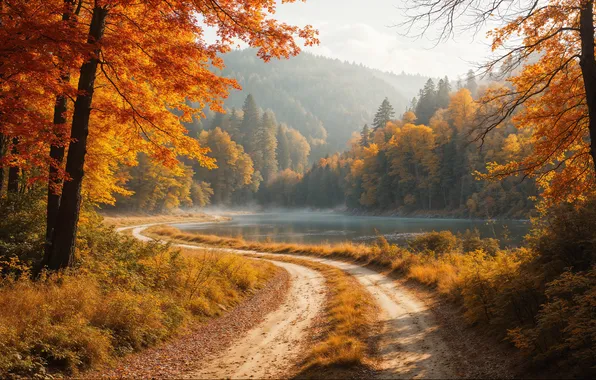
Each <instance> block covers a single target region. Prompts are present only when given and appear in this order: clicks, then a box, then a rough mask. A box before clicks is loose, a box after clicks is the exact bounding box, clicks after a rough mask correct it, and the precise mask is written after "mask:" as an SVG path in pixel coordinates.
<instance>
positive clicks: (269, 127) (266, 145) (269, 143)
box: [255, 111, 278, 183]
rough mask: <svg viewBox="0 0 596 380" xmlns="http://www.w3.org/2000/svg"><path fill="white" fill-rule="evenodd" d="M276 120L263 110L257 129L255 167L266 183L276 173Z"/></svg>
mask: <svg viewBox="0 0 596 380" xmlns="http://www.w3.org/2000/svg"><path fill="white" fill-rule="evenodd" d="M276 130H277V121H276V120H275V114H274V113H273V112H271V111H267V112H265V114H264V115H263V119H262V120H261V124H260V125H259V129H258V131H257V137H258V141H257V151H258V155H257V156H258V158H259V161H260V162H259V163H258V164H257V161H255V168H256V169H257V170H260V171H261V175H262V176H263V181H264V182H265V183H266V182H267V181H268V180H269V179H270V178H272V177H273V176H274V175H275V173H277V169H278V165H277V138H276Z"/></svg>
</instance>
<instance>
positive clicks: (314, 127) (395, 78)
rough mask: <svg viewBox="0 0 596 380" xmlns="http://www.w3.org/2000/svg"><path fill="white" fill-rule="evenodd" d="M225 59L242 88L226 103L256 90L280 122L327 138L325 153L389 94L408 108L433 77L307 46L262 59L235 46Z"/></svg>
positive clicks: (237, 103) (340, 145)
mask: <svg viewBox="0 0 596 380" xmlns="http://www.w3.org/2000/svg"><path fill="white" fill-rule="evenodd" d="M224 60H225V63H226V68H225V69H224V72H223V74H224V75H226V76H229V77H233V78H236V79H237V80H238V81H239V83H240V84H241V85H242V88H243V90H242V91H233V92H232V93H231V94H230V97H229V98H228V99H227V101H226V103H225V106H226V108H232V107H236V108H241V107H242V104H243V102H244V99H245V98H246V96H247V95H248V94H253V96H254V97H255V99H256V100H257V102H258V104H259V105H260V106H261V107H263V108H264V109H267V108H270V109H272V110H273V111H274V112H275V114H276V116H277V117H278V121H279V122H283V123H286V124H288V125H289V126H291V127H294V128H296V129H297V130H299V131H300V132H301V133H302V134H303V135H305V136H306V137H307V138H308V139H309V142H311V143H314V144H313V145H317V143H319V142H321V140H325V141H326V142H327V146H326V147H325V148H324V149H322V152H321V153H324V151H326V152H333V151H336V150H338V149H339V150H343V149H344V148H345V144H346V142H347V140H348V139H349V138H350V136H351V135H352V132H354V131H357V130H360V129H361V128H362V126H363V125H364V124H365V123H371V122H372V119H373V115H374V113H375V111H376V109H377V108H378V106H379V105H380V104H381V102H382V101H383V99H384V98H385V97H387V98H389V101H390V102H391V103H392V104H393V107H394V109H395V110H396V112H397V113H398V114H400V113H401V112H403V110H404V109H405V108H406V106H407V105H408V104H409V102H410V100H411V98H412V97H413V96H414V95H415V94H416V93H417V91H418V89H419V88H421V87H422V86H423V85H424V82H425V81H426V80H427V79H428V78H427V77H423V76H420V75H406V74H399V75H397V74H392V73H384V72H381V71H379V70H373V69H369V68H367V67H364V66H362V65H357V64H351V63H347V62H342V61H340V60H337V59H330V58H325V57H321V56H315V55H313V54H310V53H306V52H303V53H301V54H300V55H299V56H297V57H293V58H291V59H288V60H272V61H271V62H269V63H263V62H262V61H261V60H259V59H258V58H257V57H256V55H255V52H254V51H253V50H249V49H246V50H239V51H233V52H230V53H228V54H226V55H225V57H224ZM402 83H403V85H400V84H402Z"/></svg>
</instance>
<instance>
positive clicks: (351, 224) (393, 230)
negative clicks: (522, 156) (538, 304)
mask: <svg viewBox="0 0 596 380" xmlns="http://www.w3.org/2000/svg"><path fill="white" fill-rule="evenodd" d="M231 217H232V220H231V221H229V222H223V223H203V224H201V223H196V224H193V223H186V224H176V225H174V226H175V227H177V228H179V229H181V230H184V231H186V232H196V233H200V234H213V235H219V236H231V237H238V236H242V237H243V238H244V239H247V240H254V241H263V240H266V239H270V240H272V241H277V242H294V243H315V244H316V243H323V242H342V241H353V242H371V241H373V240H374V239H375V238H376V236H377V234H381V235H383V236H385V237H386V238H387V240H389V241H390V242H395V243H401V242H405V241H406V240H407V239H408V238H411V237H412V236H415V235H416V234H420V233H424V232H430V231H442V230H449V231H452V232H453V233H458V232H465V231H466V230H473V229H478V231H479V232H480V234H481V236H482V237H485V238H488V237H492V238H498V239H499V240H503V242H504V243H505V244H507V245H518V244H520V243H521V242H522V241H523V236H524V235H525V234H527V233H528V230H529V227H530V223H529V222H527V221H514V220H496V221H486V220H471V219H435V218H401V217H381V216H354V215H346V214H342V213H337V212H315V211H312V212H309V211H283V212H281V211H276V212H257V213H249V214H237V215H231ZM506 236H508V240H506V239H504V238H505V237H506Z"/></svg>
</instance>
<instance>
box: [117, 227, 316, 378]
mask: <svg viewBox="0 0 596 380" xmlns="http://www.w3.org/2000/svg"><path fill="white" fill-rule="evenodd" d="M151 225H153V224H149V225H143V226H135V227H122V228H120V229H119V231H123V230H127V229H132V234H133V236H134V237H135V238H137V239H139V240H142V241H151V240H153V239H151V238H148V237H146V236H144V235H142V233H141V232H142V231H143V230H144V229H145V228H147V227H149V226H151ZM176 246H178V247H182V248H190V249H196V248H197V246H192V245H185V244H176ZM271 262H272V263H273V264H275V265H277V266H279V267H282V268H284V269H285V270H286V271H287V272H288V273H289V275H290V279H291V286H290V289H289V292H288V295H287V298H286V299H285V301H284V303H283V304H282V306H281V307H280V308H278V309H277V310H275V311H273V312H271V313H269V314H268V315H267V316H266V317H265V320H264V321H263V322H262V323H260V324H259V325H258V326H256V327H255V328H253V329H251V330H250V331H248V332H247V333H246V334H244V335H242V336H239V337H238V339H236V341H235V342H234V343H233V344H232V345H231V346H229V347H228V348H227V349H225V350H223V351H221V352H219V353H218V354H216V355H214V356H212V357H206V358H200V359H199V360H200V361H201V362H202V365H201V366H200V370H198V371H194V372H190V373H187V374H185V375H184V377H185V378H195V379H197V378H199V379H210V378H213V379H228V378H231V379H238V378H242V379H247V378H255V379H265V378H283V377H287V376H288V375H289V373H288V371H289V370H291V369H292V368H293V367H294V365H295V364H296V363H298V362H299V361H300V360H301V359H302V357H301V355H302V354H304V353H306V352H308V350H307V348H306V347H305V345H306V344H307V343H308V341H309V340H310V336H311V334H310V333H309V328H310V327H312V325H313V322H314V319H315V317H316V316H317V315H318V314H319V313H320V312H321V311H322V309H323V306H324V301H325V293H326V288H325V279H324V277H323V276H322V275H321V274H320V273H319V272H317V271H314V270H312V269H308V268H306V267H303V266H300V265H296V264H291V263H285V262H279V261H273V260H271Z"/></svg>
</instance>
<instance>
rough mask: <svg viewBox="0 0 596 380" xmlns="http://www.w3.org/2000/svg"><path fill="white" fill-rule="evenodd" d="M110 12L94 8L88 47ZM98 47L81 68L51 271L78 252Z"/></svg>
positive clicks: (100, 33)
mask: <svg viewBox="0 0 596 380" xmlns="http://www.w3.org/2000/svg"><path fill="white" fill-rule="evenodd" d="M107 15H108V9H106V8H101V7H95V8H94V9H93V16H92V19H91V26H90V28H89V39H88V43H89V44H93V43H96V42H99V41H100V40H101V39H102V37H103V34H104V29H105V23H106V17H107ZM99 53H100V49H99V47H98V48H96V50H95V52H94V54H93V56H92V58H91V59H89V60H88V61H87V62H85V63H84V64H83V65H82V66H81V75H80V77H79V85H78V90H79V95H78V96H77V99H76V101H75V105H74V113H73V119H72V129H71V143H70V144H69V147H68V156H67V159H66V173H67V174H68V175H69V177H70V180H69V181H66V182H65V183H64V186H63V188H62V197H61V200H60V208H59V210H58V216H57V218H56V225H55V229H54V239H53V244H52V254H51V255H50V257H49V260H48V268H49V269H51V270H57V269H61V268H66V267H68V266H70V265H71V264H72V261H73V257H74V250H75V241H76V234H77V225H78V222H79V214H80V211H81V186H82V183H83V175H84V165H85V155H86V153H87V135H88V134H89V115H90V113H91V101H92V100H93V89H94V88H93V86H94V83H95V78H96V72H97V65H98V64H99Z"/></svg>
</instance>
